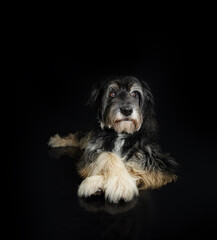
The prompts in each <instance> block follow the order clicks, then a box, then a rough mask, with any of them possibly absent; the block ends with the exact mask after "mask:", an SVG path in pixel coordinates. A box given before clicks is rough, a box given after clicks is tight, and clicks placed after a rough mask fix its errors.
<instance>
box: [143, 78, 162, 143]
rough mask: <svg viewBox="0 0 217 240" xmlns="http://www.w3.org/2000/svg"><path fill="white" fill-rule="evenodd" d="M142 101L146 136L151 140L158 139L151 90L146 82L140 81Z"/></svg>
mask: <svg viewBox="0 0 217 240" xmlns="http://www.w3.org/2000/svg"><path fill="white" fill-rule="evenodd" d="M141 85H142V89H143V94H144V99H143V101H144V102H143V107H142V108H143V111H144V118H143V125H144V131H145V132H146V136H148V138H149V139H150V140H151V139H152V140H156V139H157V138H158V134H157V132H158V124H157V121H156V116H155V110H154V97H153V95H152V93H151V89H150V87H149V85H148V83H147V82H145V81H141Z"/></svg>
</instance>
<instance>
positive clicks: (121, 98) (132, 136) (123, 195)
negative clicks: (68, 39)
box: [49, 76, 177, 202]
mask: <svg viewBox="0 0 217 240" xmlns="http://www.w3.org/2000/svg"><path fill="white" fill-rule="evenodd" d="M89 104H90V105H91V106H92V107H93V109H95V111H96V114H97V118H96V123H95V124H94V126H93V128H92V129H91V131H89V132H82V131H80V132H77V133H76V134H70V135H69V136H67V137H64V138H61V137H60V136H59V135H55V136H54V137H52V138H51V139H50V141H49V144H50V145H51V146H52V147H64V146H77V147H80V148H81V149H82V150H83V155H82V157H81V159H80V161H79V163H78V172H79V174H80V175H81V176H82V177H84V178H85V179H84V181H83V182H82V183H81V185H80V187H79V190H78V194H79V196H84V197H88V196H90V195H92V194H94V193H96V192H97V191H99V190H100V191H103V192H105V197H106V198H107V199H108V200H109V201H111V202H118V201H119V200H120V199H124V200H125V201H129V200H131V199H132V198H133V197H134V196H135V195H138V189H148V188H159V187H161V186H162V185H165V184H167V183H168V182H171V181H173V180H176V178H177V176H176V175H175V171H176V168H177V163H176V162H175V161H174V159H173V158H171V157H170V156H169V155H168V154H165V153H162V151H161V149H160V147H159V145H158V144H157V138H158V133H157V132H158V131H157V123H156V119H155V112H154V100H153V96H152V94H151V92H150V89H149V87H148V85H147V83H146V82H144V81H139V80H138V79H137V78H135V77H129V76H127V77H122V78H121V77H119V78H113V79H109V80H107V81H103V82H100V83H99V84H98V85H97V86H95V87H94V88H93V90H92V93H91V97H90V100H89Z"/></svg>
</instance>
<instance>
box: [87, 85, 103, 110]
mask: <svg viewBox="0 0 217 240" xmlns="http://www.w3.org/2000/svg"><path fill="white" fill-rule="evenodd" d="M104 85H105V82H104V81H102V82H98V83H96V84H95V85H94V86H93V87H92V89H91V92H90V97H89V100H88V101H87V105H89V106H90V107H91V108H93V109H94V110H95V111H96V112H97V114H99V112H100V108H101V105H102V95H103V89H104Z"/></svg>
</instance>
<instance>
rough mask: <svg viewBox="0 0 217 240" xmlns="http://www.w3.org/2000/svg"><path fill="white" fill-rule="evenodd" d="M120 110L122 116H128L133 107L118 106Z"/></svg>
mask: <svg viewBox="0 0 217 240" xmlns="http://www.w3.org/2000/svg"><path fill="white" fill-rule="evenodd" d="M120 110H121V113H122V114H123V115H124V116H130V115H131V114H132V112H133V109H131V108H120Z"/></svg>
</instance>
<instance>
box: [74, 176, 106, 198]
mask: <svg viewBox="0 0 217 240" xmlns="http://www.w3.org/2000/svg"><path fill="white" fill-rule="evenodd" d="M102 187H103V176H92V177H87V178H85V179H84V180H83V182H82V183H81V184H80V186H79V189H78V196H79V197H90V196H91V195H93V194H95V193H98V192H99V191H102Z"/></svg>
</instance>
